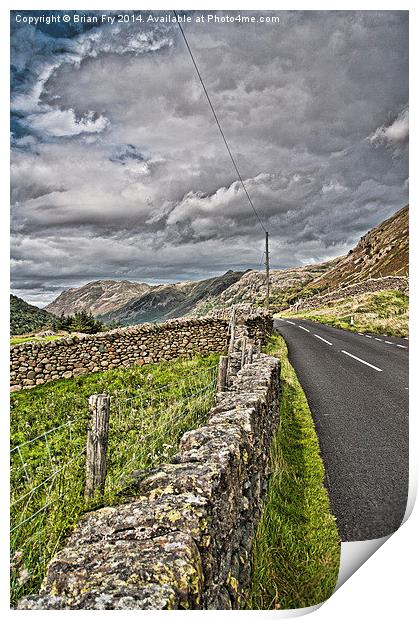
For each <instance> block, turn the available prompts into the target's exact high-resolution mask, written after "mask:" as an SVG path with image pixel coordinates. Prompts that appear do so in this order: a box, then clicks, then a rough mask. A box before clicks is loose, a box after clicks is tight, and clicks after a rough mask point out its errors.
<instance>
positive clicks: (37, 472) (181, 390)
mask: <svg viewBox="0 0 419 620" xmlns="http://www.w3.org/2000/svg"><path fill="white" fill-rule="evenodd" d="M216 379H217V366H216V365H213V366H210V367H205V368H201V369H199V370H197V371H194V372H188V373H185V374H184V375H182V376H181V377H180V379H178V380H177V381H175V382H171V383H167V384H165V385H157V386H155V385H152V383H151V382H150V383H149V384H147V383H145V384H144V385H142V386H138V388H137V389H136V391H135V394H134V395H132V394H130V395H126V394H124V393H119V394H116V395H114V396H111V411H110V422H109V444H108V455H107V478H106V486H105V495H104V501H105V503H115V501H117V500H118V497H119V493H120V491H121V481H122V484H124V480H125V478H126V476H127V475H128V474H129V473H130V472H132V471H133V470H136V469H141V470H148V469H150V468H152V467H155V466H156V465H158V464H160V463H162V462H164V461H165V460H167V459H168V458H170V456H171V455H172V454H173V453H174V452H175V451H176V449H177V445H178V441H179V438H180V437H181V435H182V434H183V433H184V432H185V431H187V430H190V429H192V428H194V427H196V426H199V425H200V424H202V423H203V422H204V421H205V418H206V414H207V412H208V410H209V409H210V407H211V405H212V400H213V395H214V394H215V391H216ZM38 404H39V411H40V415H39V419H40V420H44V424H45V420H48V419H51V420H55V421H56V422H59V423H58V424H56V425H55V426H53V427H52V428H47V429H42V432H41V428H39V426H38V424H40V422H39V421H38V419H37V420H33V421H31V422H28V421H26V422H20V420H21V419H22V420H25V416H24V415H22V413H23V414H24V411H23V412H22V410H19V414H20V415H19V424H18V425H17V429H16V432H14V434H13V437H14V443H13V444H12V446H11V450H10V466H11V469H10V479H11V480H10V481H11V499H10V521H11V528H10V542H11V590H12V597H11V598H12V604H14V603H15V602H16V601H17V600H18V599H19V598H20V597H21V596H23V595H26V594H29V593H31V592H35V591H37V590H38V588H39V585H40V581H41V579H42V578H43V576H44V574H45V570H46V566H47V564H48V562H49V560H50V559H51V558H52V557H53V555H54V554H55V553H56V551H57V549H58V548H59V545H60V542H61V540H62V538H63V536H65V535H66V534H68V532H69V529H70V528H71V526H72V525H73V524H74V523H76V522H77V520H78V518H79V517H80V516H81V514H82V513H83V512H84V511H85V510H86V508H91V507H94V506H92V505H91V504H89V506H87V505H86V502H85V499H84V481H85V464H86V463H85V460H86V457H85V452H86V435H87V428H88V425H89V424H90V416H89V410H88V400H87V398H83V397H79V396H78V395H77V396H75V397H74V396H71V397H68V396H63V398H60V397H56V398H52V397H48V398H46V399H44V400H43V401H39V399H38V400H37V405H38ZM16 406H19V405H18V404H17V405H12V415H13V414H14V412H13V407H16ZM41 410H42V411H41ZM41 414H42V415H41ZM64 415H66V416H67V417H68V419H63V416H64Z"/></svg>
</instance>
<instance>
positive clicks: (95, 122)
mask: <svg viewBox="0 0 419 620" xmlns="http://www.w3.org/2000/svg"><path fill="white" fill-rule="evenodd" d="M25 124H28V125H30V126H31V127H32V129H33V130H34V131H36V132H41V133H42V134H44V135H46V136H51V137H68V136H78V135H79V134H81V133H100V132H101V131H103V130H104V129H106V128H107V127H108V125H109V120H108V119H107V118H105V117H104V116H98V117H97V118H95V113H94V112H93V111H90V112H88V113H87V114H85V115H84V116H82V117H81V118H80V119H77V118H76V115H75V112H74V110H71V109H70V110H50V111H48V112H43V113H41V114H31V115H29V116H27V117H26V119H25Z"/></svg>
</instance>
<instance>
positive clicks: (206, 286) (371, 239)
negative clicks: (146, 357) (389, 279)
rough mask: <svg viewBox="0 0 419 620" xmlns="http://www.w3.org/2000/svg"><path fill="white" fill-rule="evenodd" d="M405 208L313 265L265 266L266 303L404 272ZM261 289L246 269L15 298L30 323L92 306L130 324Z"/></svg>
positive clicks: (201, 310) (207, 307)
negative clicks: (40, 298) (48, 299)
mask: <svg viewBox="0 0 419 620" xmlns="http://www.w3.org/2000/svg"><path fill="white" fill-rule="evenodd" d="M408 211H409V210H408V206H406V207H404V208H403V209H401V210H400V211H398V212H397V213H396V214H394V215H393V216H392V217H391V218H389V219H387V220H385V221H384V222H382V223H381V224H380V225H379V226H376V227H375V228H373V229H372V230H370V231H369V232H368V233H366V234H365V235H364V236H363V237H362V238H361V240H360V241H359V243H358V244H357V245H356V247H355V248H354V249H353V250H351V251H350V252H349V253H348V254H347V256H343V257H339V258H335V259H334V260H331V261H327V262H324V263H320V264H317V265H307V266H304V267H296V268H290V269H273V270H271V302H272V304H273V305H276V306H279V307H287V306H288V305H289V304H291V303H293V302H294V301H296V299H297V298H298V297H300V296H301V295H303V296H306V295H310V294H313V293H316V292H321V291H324V290H325V289H329V290H331V289H337V288H339V287H341V286H346V285H348V284H353V283H356V282H360V281H363V280H366V279H369V278H370V277H374V278H378V277H381V276H386V275H407V273H408V249H409V222H408ZM265 292H266V278H265V273H264V272H261V271H255V270H247V271H227V272H226V273H225V274H223V275H220V276H216V277H213V278H208V279H205V280H201V281H198V282H196V281H185V282H178V283H176V284H163V285H155V286H150V285H148V284H145V283H135V282H129V281H127V280H122V281H114V280H98V281H95V282H90V283H89V284H86V285H84V286H82V287H79V288H70V289H68V290H66V291H63V292H62V293H61V294H60V295H59V296H58V297H57V298H56V299H55V300H54V301H53V302H52V303H50V304H49V305H48V306H47V307H46V308H45V310H40V309H39V308H35V307H34V306H30V305H29V304H26V302H24V301H23V300H19V301H20V302H22V304H26V306H29V308H32V309H33V310H31V311H30V313H29V314H28V320H29V319H30V322H31V325H32V324H33V320H34V319H33V317H34V316H35V315H37V316H38V317H39V321H40V322H42V319H41V317H42V318H43V320H47V319H48V317H50V316H51V314H48V313H52V314H53V315H61V314H62V313H64V314H66V315H67V314H73V313H74V312H77V311H80V310H86V311H87V312H92V314H94V315H95V316H96V317H98V318H99V319H101V320H102V321H104V322H112V321H116V322H119V323H121V324H123V325H135V324H137V323H144V322H154V321H165V320H167V319H171V318H176V317H180V316H184V315H202V314H206V313H208V312H210V311H211V310H215V309H218V308H225V307H228V306H231V305H232V304H236V303H242V302H253V303H263V300H264V297H265ZM15 300H18V298H15ZM14 304H16V302H14ZM14 307H15V306H14ZM16 308H17V306H16ZM22 308H23V306H22V305H20V310H19V316H20V319H19V321H20V322H19V321H18V320H16V318H14V319H13V321H12V323H13V325H14V327H12V332H13V333H22V332H21V331H20V332H17V331H14V329H15V328H16V329H17V328H20V327H21V326H22V317H23V314H22ZM13 313H15V310H14V309H12V314H13ZM38 313H39V314H38ZM19 326H20V327H19ZM40 326H41V325H40ZM43 326H44V325H42V327H43ZM30 329H31V328H28V329H25V330H24V331H30Z"/></svg>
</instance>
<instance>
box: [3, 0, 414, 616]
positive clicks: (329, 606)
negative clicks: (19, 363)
mask: <svg viewBox="0 0 419 620" xmlns="http://www.w3.org/2000/svg"><path fill="white" fill-rule="evenodd" d="M69 4H70V6H69ZM123 7H124V9H131V8H135V9H137V10H140V9H142V10H146V9H154V10H158V9H163V10H165V9H172V8H179V10H181V9H192V8H193V9H203V10H216V9H231V10H256V9H257V10H285V9H290V10H339V9H345V10H410V58H411V65H412V64H413V62H414V59H415V58H418V50H417V45H416V39H417V37H418V34H419V33H418V28H417V25H418V19H417V15H416V10H415V4H414V3H413V1H410V2H406V1H401V0H400V1H399V2H387V1H384V2H371V1H369V2H368V1H364V2H352V3H346V4H345V5H344V6H339V7H337V6H336V2H317V3H313V2H307V1H306V2H299V1H295V2H293V3H290V2H281V3H279V2H278V3H273V2H266V1H265V2H261V1H259V2H257V3H256V2H255V3H250V2H246V1H242V2H237V1H235V2H234V1H227V0H226V1H224V2H222V1H213V2H211V3H203V2H199V1H196V2H182V3H173V2H158V3H157V2H153V1H149V2H141V3H140V2H128V1H126V2H124V3H123ZM117 8H119V7H118V3H115V2H109V1H107V0H102V1H101V2H98V1H94V2H89V3H87V2H79V1H73V2H71V3H67V2H62V1H55V2H49V1H44V2H20V3H18V4H17V3H14V2H11V1H10V0H6V1H5V2H3V5H2V7H1V9H0V17H1V20H0V28H1V30H0V35H1V36H0V46H1V47H0V50H1V55H0V58H1V65H0V67H1V69H0V70H1V79H2V84H3V85H6V84H8V82H9V15H8V12H9V10H11V9H14V10H17V9H19V10H25V9H26V10H29V9H32V10H36V9H38V10H42V9H46V10H47V9H57V10H63V9H83V10H87V9H92V10H94V9H105V10H115V9H117ZM415 48H416V49H415ZM410 78H411V81H410V88H411V99H412V104H411V110H415V109H417V103H418V102H417V96H416V91H417V83H416V82H417V80H416V78H415V75H414V72H413V71H412V69H411V75H410ZM415 104H416V105H415ZM1 106H2V107H1V111H2V124H1V129H2V135H1V138H2V139H1V148H2V151H3V153H2V154H3V158H2V160H1V161H2V167H1V175H2V176H1V181H2V182H1V186H0V187H1V191H2V197H3V200H2V203H1V204H2V220H1V221H2V226H1V227H0V235H1V237H0V239H1V241H0V252H1V260H0V275H1V288H0V291H1V296H2V297H1V303H0V313H1V319H2V320H1V325H2V330H1V343H2V355H1V356H0V364H1V370H2V374H1V377H2V381H3V382H4V383H3V384H2V385H3V390H2V394H3V399H2V400H3V407H2V411H1V425H2V431H3V432H2V434H1V435H2V438H3V441H5V442H7V438H8V417H7V416H8V406H7V398H5V394H8V359H7V358H8V351H9V340H8V323H9V317H8V303H9V302H8V299H9V290H8V289H9V275H8V264H9V257H8V254H9V250H8V248H9V241H8V239H9V236H8V229H9V223H8V222H9V219H8V217H9V216H8V205H9V191H8V188H9V186H8V177H9V166H8V162H9V139H8V133H9V131H8V118H9V97H8V92H7V89H6V88H4V87H3V96H2V98H1ZM410 125H411V134H410V135H411V153H410V154H411V169H413V170H416V168H417V167H415V159H416V157H415V153H416V152H417V148H415V147H417V144H416V134H417V132H416V114H412V113H411V116H410ZM410 192H411V195H412V196H413V199H411V200H410V202H411V204H412V206H413V209H412V212H411V213H410V235H411V239H412V240H413V243H412V244H411V247H412V251H411V266H412V267H413V269H412V268H411V270H410V271H411V274H413V277H412V276H411V285H412V289H413V291H412V293H413V294H412V296H411V316H413V317H416V316H417V290H416V265H417V257H418V254H417V247H418V243H417V242H418V238H417V231H418V217H417V216H416V215H415V212H414V210H415V209H416V208H417V207H416V203H417V200H416V193H417V190H416V180H415V178H412V180H411V185H410ZM411 328H412V332H413V333H412V334H411V336H410V340H411V345H410V349H411V352H410V359H411V369H412V367H413V368H414V371H415V369H416V368H417V353H416V351H417V347H416V329H415V328H414V321H413V319H412V320H411ZM412 345H413V347H412ZM414 371H412V370H411V379H412V380H411V382H410V385H411V393H410V399H411V404H412V403H415V402H416V403H417V402H419V400H418V396H419V394H418V390H417V388H416V386H415V377H414V376H413V373H414ZM415 374H416V373H415ZM416 383H417V379H416ZM5 401H6V402H5ZM411 414H412V415H411V444H410V455H411V465H410V484H411V490H413V489H416V486H417V477H418V463H417V457H415V454H414V453H415V449H416V445H415V444H416V441H417V437H418V424H417V422H416V421H415V419H414V415H413V414H414V408H413V407H412V406H411ZM7 454H8V449H7V447H6V446H3V450H1V465H0V467H1V470H0V471H2V472H3V476H2V482H3V484H2V489H1V493H2V498H3V493H4V501H3V502H2V504H1V505H2V506H7V505H8V484H7V482H8V480H7V475H6V474H5V473H4V472H7V471H8V462H7ZM413 493H414V494H415V490H414V491H413ZM409 503H410V504H412V503H413V495H412V494H411V495H410V498H409ZM418 522H419V518H418V509H417V508H416V510H414V512H413V513H412V516H411V517H410V518H409V520H408V521H407V522H406V523H405V524H404V525H403V526H402V527H401V528H400V530H399V531H397V532H396V533H395V534H394V535H393V536H392V537H390V539H389V540H388V541H387V542H385V544H384V545H383V546H382V548H381V549H380V550H379V551H378V552H377V553H375V554H374V555H373V556H372V557H371V558H370V559H369V560H368V562H367V563H366V564H364V565H363V566H362V567H361V568H360V569H359V570H358V571H357V572H356V573H355V574H354V575H353V576H352V577H351V578H350V579H348V581H347V582H346V583H345V584H344V585H343V587H341V588H340V589H339V590H338V591H337V592H335V594H334V595H333V596H332V597H331V598H330V599H329V601H327V602H326V603H325V604H324V605H323V606H321V607H320V609H318V610H317V611H316V612H315V617H316V618H319V619H322V620H323V619H324V620H326V619H333V620H335V619H336V618H339V620H341V619H342V620H345V619H351V620H353V618H354V617H358V618H362V619H364V618H369V617H371V618H372V617H374V618H376V617H378V618H383V619H386V618H392V619H393V618H397V619H404V618H413V617H416V613H417V603H416V589H417V580H416V575H417V555H416V549H417V546H418V545H417V536H418ZM1 528H2V531H1V534H2V535H1V536H0V540H1V551H2V554H1V559H2V562H1V577H2V579H1V583H2V586H3V587H2V595H3V596H2V599H1V602H0V604H1V609H3V610H4V611H5V612H6V614H9V613H13V614H25V613H31V617H38V616H39V614H43V613H44V612H18V611H10V610H9V608H8V598H7V590H8V587H7V584H8V582H9V575H8V541H7V531H8V521H7V515H5V511H4V510H3V511H2V512H1ZM344 545H346V546H347V545H357V543H344ZM345 553H346V551H345ZM349 555H353V554H352V552H349ZM355 555H357V554H356V553H355ZM307 611H308V610H307ZM49 613H50V614H52V615H53V616H54V615H55V614H57V613H60V612H49ZM73 613H76V614H77V615H79V613H80V612H73ZM82 613H83V614H86V613H87V612H82ZM113 613H119V614H121V613H124V614H125V613H134V612H113ZM136 613H137V614H138V612H136ZM147 613H148V614H152V615H153V616H154V617H157V616H160V615H161V614H164V612H158V611H152V612H147ZM172 613H174V614H184V613H189V614H190V613H193V614H196V613H201V612H172ZM206 613H207V614H217V615H219V614H225V613H230V614H231V613H233V614H235V613H241V614H262V613H263V614H267V615H269V616H270V615H273V614H275V616H280V617H284V616H285V615H287V616H288V617H291V616H294V615H301V613H302V611H300V612H298V611H297V612H296V613H289V612H275V611H272V612H269V611H265V612H263V611H253V612H251V611H249V612H247V611H243V612H224V611H219V612H211V611H208V612H206ZM49 617H52V616H49ZM73 617H75V616H73ZM230 617H231V615H230Z"/></svg>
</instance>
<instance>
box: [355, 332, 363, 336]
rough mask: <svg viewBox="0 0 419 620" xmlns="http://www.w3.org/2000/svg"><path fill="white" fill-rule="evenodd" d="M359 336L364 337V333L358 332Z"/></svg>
mask: <svg viewBox="0 0 419 620" xmlns="http://www.w3.org/2000/svg"><path fill="white" fill-rule="evenodd" d="M356 333H357V334H358V335H359V336H364V334H363V333H362V332H356Z"/></svg>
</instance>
